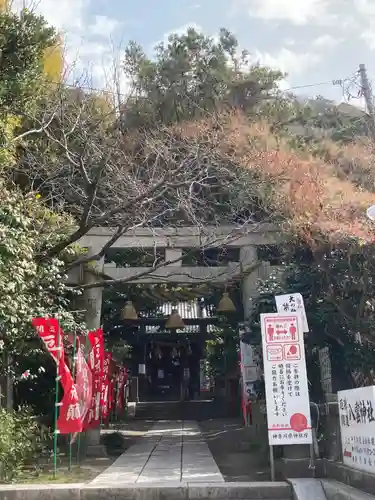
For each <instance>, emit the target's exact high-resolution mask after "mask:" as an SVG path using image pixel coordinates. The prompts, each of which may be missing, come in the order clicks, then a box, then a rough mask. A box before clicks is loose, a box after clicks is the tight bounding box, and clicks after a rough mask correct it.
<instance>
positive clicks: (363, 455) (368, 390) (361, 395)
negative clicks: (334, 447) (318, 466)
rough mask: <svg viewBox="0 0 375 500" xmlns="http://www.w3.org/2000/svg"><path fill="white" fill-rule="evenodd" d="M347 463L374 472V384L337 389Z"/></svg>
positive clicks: (344, 457) (342, 442)
mask: <svg viewBox="0 0 375 500" xmlns="http://www.w3.org/2000/svg"><path fill="white" fill-rule="evenodd" d="M338 401H339V414H340V428H341V444H342V452H343V461H344V464H345V465H348V466H350V467H353V468H355V469H360V470H363V471H367V472H372V473H375V412H374V409H375V386H371V387H359V388H358V389H351V390H348V391H340V392H339V393H338Z"/></svg>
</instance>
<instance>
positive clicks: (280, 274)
mask: <svg viewBox="0 0 375 500" xmlns="http://www.w3.org/2000/svg"><path fill="white" fill-rule="evenodd" d="M374 255H375V253H374V245H373V244H369V245H360V244H357V243H356V242H353V241H342V242H341V243H337V244H336V245H332V244H328V243H327V244H325V243H321V244H320V245H319V248H317V247H315V248H314V251H313V250H312V249H311V248H310V247H309V246H307V245H302V244H297V245H296V246H294V247H291V248H289V250H288V252H287V253H286V254H285V256H284V263H283V265H282V266H280V268H279V269H278V271H277V272H275V273H273V275H272V276H271V277H270V279H269V280H267V281H266V282H264V283H263V284H262V285H261V295H260V297H259V298H258V299H257V300H256V302H255V307H254V311H253V315H252V318H251V325H252V326H251V334H250V335H249V337H248V339H247V341H248V342H250V343H259V342H260V323H259V315H260V313H262V312H274V311H275V308H276V305H275V300H274V296H275V295H278V294H284V293H301V294H302V296H303V297H304V301H305V308H306V313H307V318H308V322H309V333H308V334H307V335H306V336H305V343H306V353H307V361H308V363H310V365H311V364H316V363H317V357H316V355H315V353H316V351H317V349H320V348H322V347H329V349H330V353H331V363H332V375H333V382H334V386H335V388H336V390H340V389H348V388H352V387H356V386H357V385H361V384H363V383H364V384H366V385H369V384H370V385H371V384H372V383H373V381H374V379H373V377H374V374H373V366H374V362H375V342H374V341H375V339H374V335H373V332H374V328H375V316H374V310H375V286H374V279H373V277H374V275H375V258H374ZM359 339H360V342H359ZM310 382H311V383H312V385H313V386H314V389H315V391H317V392H318V390H317V389H318V388H317V386H319V385H320V382H319V379H314V380H312V379H311V380H310Z"/></svg>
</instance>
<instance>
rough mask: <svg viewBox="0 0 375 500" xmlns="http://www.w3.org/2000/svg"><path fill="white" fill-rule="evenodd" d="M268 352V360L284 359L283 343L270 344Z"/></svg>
mask: <svg viewBox="0 0 375 500" xmlns="http://www.w3.org/2000/svg"><path fill="white" fill-rule="evenodd" d="M266 352H267V360H268V361H282V360H283V346H281V345H268V346H267V351H266Z"/></svg>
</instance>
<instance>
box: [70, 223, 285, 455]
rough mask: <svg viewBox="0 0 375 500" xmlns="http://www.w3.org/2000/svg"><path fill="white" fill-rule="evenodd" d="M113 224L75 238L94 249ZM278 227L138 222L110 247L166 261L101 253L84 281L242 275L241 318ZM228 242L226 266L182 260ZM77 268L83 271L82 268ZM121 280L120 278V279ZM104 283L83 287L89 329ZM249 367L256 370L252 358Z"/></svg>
mask: <svg viewBox="0 0 375 500" xmlns="http://www.w3.org/2000/svg"><path fill="white" fill-rule="evenodd" d="M113 234H114V230H112V229H110V228H104V227H96V228H93V229H91V230H90V231H89V232H88V233H87V234H86V235H85V236H84V237H83V238H82V239H81V240H79V242H78V243H79V244H80V245H81V246H83V247H85V248H87V249H88V255H97V254H98V253H99V252H100V251H101V249H102V248H103V247H104V246H105V245H106V243H107V242H108V241H109V240H110V239H111V237H112V236H113ZM282 239H283V238H282V235H281V234H280V229H279V228H277V227H275V226H274V225H271V224H261V223H259V224H253V225H246V226H243V227H240V228H238V227H236V226H218V227H212V226H205V227H203V228H198V227H180V228H172V227H166V228H152V229H149V228H138V229H135V230H133V231H129V232H126V233H124V234H123V235H122V236H121V237H120V238H118V239H117V241H116V242H115V244H114V245H113V246H112V247H111V250H113V249H118V250H121V249H144V250H147V249H148V250H150V249H159V250H160V249H163V250H164V252H165V255H164V262H165V263H166V265H165V266H164V267H160V268H158V269H157V270H154V269H153V268H152V267H149V268H147V267H117V266H116V264H114V263H112V262H110V263H105V262H104V261H105V259H104V258H102V259H101V260H100V261H98V263H97V267H96V273H93V272H92V271H91V272H90V271H89V270H85V271H84V273H83V274H84V275H83V281H84V283H85V284H93V283H95V282H97V281H98V274H101V275H102V276H103V278H104V280H106V279H107V280H123V279H126V280H127V281H126V282H127V283H179V284H189V283H190V284H191V283H197V284H199V283H207V282H216V283H223V284H225V283H228V282H230V281H233V280H238V279H240V280H241V289H242V302H243V309H244V317H245V321H246V319H248V318H249V317H250V314H251V310H252V299H254V298H255V297H256V296H257V293H258V290H257V288H258V286H257V282H258V279H259V278H262V279H265V278H267V277H268V276H269V274H270V264H269V263H268V262H261V261H259V259H258V252H257V247H258V246H266V245H275V244H277V243H280V242H281V241H282ZM223 247H228V248H229V247H231V248H237V249H239V260H238V261H236V262H229V263H228V265H227V266H219V267H217V266H215V267H209V266H198V267H186V266H184V265H183V264H182V262H181V261H182V256H183V254H184V250H185V251H186V250H191V249H209V248H223ZM80 274H81V273H80ZM69 278H70V279H69V281H71V282H72V281H73V282H75V283H77V281H79V282H82V275H81V277H80V279H79V277H78V276H77V275H75V276H74V275H70V276H69ZM120 282H121V281H120ZM102 295H103V288H101V287H93V288H87V289H85V292H84V306H83V307H84V310H85V321H86V325H87V327H88V328H89V329H90V330H93V329H96V328H99V327H100V326H101V324H102V318H101V309H102ZM253 368H254V370H252V372H253V373H256V372H257V368H256V366H255V362H254V367H253ZM91 434H92V435H91V436H89V439H88V446H89V449H88V452H90V448H91V453H92V454H96V452H95V448H97V447H98V445H99V435H94V433H91Z"/></svg>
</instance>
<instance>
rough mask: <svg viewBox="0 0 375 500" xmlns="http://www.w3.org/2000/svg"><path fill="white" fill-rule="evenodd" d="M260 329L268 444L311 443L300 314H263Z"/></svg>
mask: <svg viewBox="0 0 375 500" xmlns="http://www.w3.org/2000/svg"><path fill="white" fill-rule="evenodd" d="M261 330H262V343H263V365H264V379H265V387H266V403H267V422H268V440H269V444H270V445H292V444H311V443H312V431H311V416H310V400H309V393H308V384H307V373H306V360H305V348H304V340H303V327H302V324H301V316H300V315H299V314H298V313H295V314H287V315H286V314H280V313H271V314H261Z"/></svg>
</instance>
